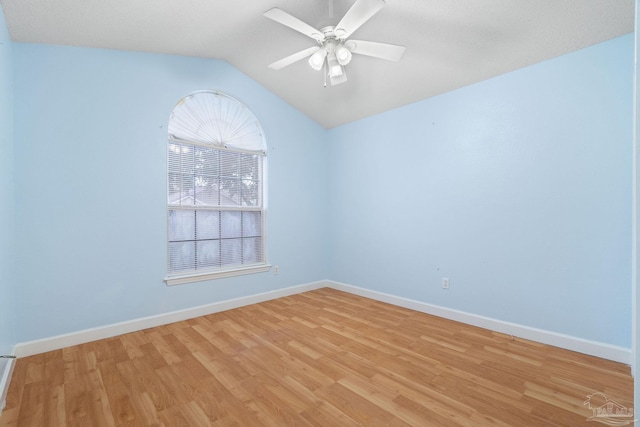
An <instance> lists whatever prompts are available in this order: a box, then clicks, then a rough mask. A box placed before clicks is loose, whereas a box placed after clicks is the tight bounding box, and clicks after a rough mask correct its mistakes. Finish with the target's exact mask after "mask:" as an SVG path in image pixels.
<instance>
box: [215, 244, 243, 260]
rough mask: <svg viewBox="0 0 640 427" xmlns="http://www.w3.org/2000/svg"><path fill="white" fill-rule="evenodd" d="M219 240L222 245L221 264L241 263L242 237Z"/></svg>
mask: <svg viewBox="0 0 640 427" xmlns="http://www.w3.org/2000/svg"><path fill="white" fill-rule="evenodd" d="M220 242H221V245H222V264H223V265H239V264H242V239H228V240H221V241H220Z"/></svg>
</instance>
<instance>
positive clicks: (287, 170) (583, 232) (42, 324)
mask: <svg viewBox="0 0 640 427" xmlns="http://www.w3.org/2000/svg"><path fill="white" fill-rule="evenodd" d="M13 52H14V54H13V65H14V70H15V71H14V78H15V88H14V92H15V93H16V99H15V102H14V114H15V198H16V199H15V211H16V220H15V221H16V229H17V235H19V236H20V239H19V240H16V242H15V247H16V250H17V254H18V255H17V260H16V265H17V270H16V277H15V280H16V281H17V282H18V283H20V284H21V285H20V287H19V289H17V291H16V301H17V303H18V305H17V308H14V309H13V310H12V313H14V314H16V313H19V317H18V322H17V327H16V340H17V341H19V342H22V341H28V340H33V339H38V338H45V337H50V336H53V335H57V334H62V333H67V332H74V331H78V330H81V329H86V328H90V327H98V326H103V325H107V324H111V323H114V322H119V321H126V320H130V319H135V318H139V317H143V316H148V315H154V314H161V313H165V312H167V311H171V310H178V309H182V308H188V307H192V306H196V305H201V304H206V303H210V302H215V301H220V300H224V299H228V298H234V297H241V296H246V295H251V294H255V293H259V292H264V291H269V290H274V289H278V288H282V287H287V286H292V285H298V284H303V283H308V282H313V281H316V280H321V279H326V278H328V279H333V280H337V281H340V282H344V283H347V284H351V285H356V286H361V287H365V288H369V289H373V290H378V291H382V292H388V293H391V294H394V295H398V296H404V297H408V298H414V299H417V300H420V301H425V302H430V303H434V304H438V305H442V306H445V307H450V308H454V309H459V310H464V311H467V312H470V313H475V314H478V315H484V316H489V317H494V318H497V319H500V320H504V321H511V322H516V323H520V324H523V325H528V326H532V327H538V328H542V329H547V330H551V331H555V332H559V333H565V334H569V335H573V336H577V337H582V338H585V339H591V340H595V341H600V342H605V343H611V344H614V345H620V346H623V347H629V346H630V341H631V340H630V336H631V330H630V329H631V302H630V298H631V287H630V280H631V279H630V275H631V268H630V264H631V255H630V251H629V248H630V245H631V239H630V233H631V228H630V227H631V200H630V194H631V121H632V115H631V105H632V99H631V93H632V91H631V82H632V80H631V78H632V71H631V69H632V53H633V37H632V36H631V35H630V36H625V37H621V38H618V39H615V40H612V41H609V42H606V43H603V44H600V45H597V46H594V47H591V48H588V49H585V50H582V51H579V52H575V53H572V54H570V55H566V56H563V57H560V58H556V59H553V60H551V61H547V62H544V63H542V64H538V65H535V66H532V67H528V68H525V69H522V70H519V71H516V72H513V73H510V74H507V75H504V76H500V77H498V78H495V79H492V80H489V81H486V82H482V83H479V84H476V85H473V86H469V87H466V88H463V89H460V90H458V91H455V92H451V93H448V94H445V95H442V96H439V97H436V98H433V99H430V100H425V101H423V102H419V103H416V104H413V105H410V106H406V107H403V108H400V109H397V110H394V111H391V112H388V113H385V114H381V115H378V116H375V117H371V118H368V119H365V120H361V121H358V122H356V123H353V124H350V125H346V126H342V127H340V128H337V129H334V130H331V131H325V130H323V129H321V128H320V127H319V126H318V125H316V124H314V123H313V122H311V121H310V120H309V119H308V118H306V117H305V116H304V115H302V114H301V113H300V112H298V111H296V110H294V109H293V108H291V107H290V106H289V105H287V104H286V103H284V102H283V101H282V100H280V99H279V98H277V97H275V96H274V95H273V94H271V93H270V92H268V91H266V90H265V89H264V88H262V87H261V86H259V85H258V84H257V83H255V82H254V81H252V80H250V79H249V78H248V77H246V76H244V75H243V74H241V73H239V72H238V71H237V70H235V69H234V68H233V67H231V66H229V65H228V64H227V63H225V62H221V61H215V60H207V59H199V58H187V57H176V56H164V55H155V54H141V53H132V52H118V51H108V50H99V49H84V48H72V47H59V46H44V45H31V44H21V43H14V44H13ZM205 88H212V89H219V90H222V91H225V92H227V93H229V94H231V95H233V96H235V97H236V98H238V99H240V100H241V101H243V102H245V103H246V104H247V105H249V106H250V107H251V108H252V109H253V111H254V112H255V114H256V116H257V117H258V118H259V119H260V121H261V123H262V125H263V127H264V128H265V131H266V134H267V138H268V146H269V151H270V152H269V160H268V161H269V211H268V236H269V241H268V250H269V260H270V262H271V263H273V264H278V265H280V267H281V274H280V275H279V276H273V275H272V274H270V273H267V274H258V275H251V276H243V277H238V278H233V279H227V280H218V281H211V282H203V283H195V284H189V285H182V286H174V287H167V286H165V285H164V283H163V282H162V279H163V278H164V276H165V268H166V262H165V256H166V255H165V250H166V249H165V237H166V236H165V227H166V224H165V200H166V196H165V185H164V182H165V156H166V155H165V143H166V139H165V138H166V122H167V118H168V114H169V111H170V110H171V108H172V107H173V105H174V104H175V102H176V101H177V100H178V99H179V98H181V97H182V96H184V95H185V94H187V93H189V92H191V91H194V90H198V89H205ZM442 277H449V278H450V279H451V289H450V290H448V291H443V290H442V289H441V288H440V280H441V278H442Z"/></svg>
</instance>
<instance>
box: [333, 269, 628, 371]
mask: <svg viewBox="0 0 640 427" xmlns="http://www.w3.org/2000/svg"><path fill="white" fill-rule="evenodd" d="M326 284H327V286H328V287H331V288H333V289H337V290H340V291H344V292H349V293H351V294H355V295H360V296H363V297H366V298H371V299H374V300H377V301H381V302H386V303H389V304H393V305H397V306H400V307H405V308H409V309H411V310H416V311H420V312H422V313H427V314H433V315H435V316H438V317H443V318H445V319H450V320H455V321H458V322H462V323H466V324H469V325H473V326H478V327H481V328H485V329H489V330H492V331H495V332H500V333H503V334H508V335H512V336H514V337H519V338H524V339H528V340H531V341H536V342H540V343H543V344H548V345H552V346H554V347H560V348H564V349H567V350H572V351H577V352H579V353H583V354H588V355H591V356H596V357H601V358H603V359H609V360H613V361H615V362H620V363H624V364H627V365H632V364H633V363H632V352H631V349H629V348H625V347H620V346H615V345H611V344H606V343H602V342H597V341H591V340H586V339H583V338H577V337H573V336H570V335H565V334H560V333H557V332H551V331H546V330H543V329H537V328H532V327H529V326H523V325H519V324H517V323H510V322H505V321H502V320H498V319H493V318H490V317H484V316H479V315H477V314H471V313H467V312H464V311H459V310H454V309H451V308H446V307H442V306H438V305H433V304H429V303H425V302H422V301H416V300H412V299H408V298H402V297H398V296H395V295H391V294H386V293H383V292H377V291H372V290H369V289H365V288H359V287H357V286H351V285H347V284H344V283H340V282H334V281H331V280H329V281H327V282H326Z"/></svg>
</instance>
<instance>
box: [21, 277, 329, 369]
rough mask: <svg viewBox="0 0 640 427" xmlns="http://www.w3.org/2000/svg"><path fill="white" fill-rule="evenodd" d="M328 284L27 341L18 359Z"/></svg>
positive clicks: (242, 298) (306, 286)
mask: <svg viewBox="0 0 640 427" xmlns="http://www.w3.org/2000/svg"><path fill="white" fill-rule="evenodd" d="M326 286H328V285H327V282H322V281H321V282H313V283H308V284H305V285H298V286H292V287H289V288H283V289H277V290H275V291H269V292H263V293H260V294H255V295H249V296H246V297H240V298H234V299H230V300H226V301H220V302H215V303H212V304H206V305H201V306H198V307H193V308H188V309H185V310H178V311H172V312H169V313H164V314H159V315H156V316H149V317H143V318H140V319H134V320H129V321H126V322H120V323H114V324H111V325H106V326H101V327H97V328H91V329H85V330H81V331H78V332H71V333H68V334H63V335H56V336H53V337H49V338H43V339H39V340H34V341H27V342H23V343H19V344H17V345H16V349H15V353H14V354H15V355H16V356H17V357H27V356H32V355H34V354H40V353H45V352H47V351H53V350H59V349H61V348H65V347H69V346H73V345H78V344H84V343H87V342H91V341H96V340H101V339H105V338H111V337H115V336H117V335H122V334H127V333H129V332H135V331H140V330H142V329H147V328H153V327H155V326H161V325H167V324H169V323H174V322H180V321H182V320H187V319H193V318H194V317H199V316H206V315H207V314H212V313H218V312H220V311H225V310H231V309H233V308H238V307H243V306H245V305H250V304H256V303H259V302H264V301H269V300H272V299H276V298H282V297H285V296H289V295H294V294H299V293H302V292H307V291H312V290H315V289H319V288H322V287H326Z"/></svg>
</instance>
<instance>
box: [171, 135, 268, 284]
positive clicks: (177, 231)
mask: <svg viewBox="0 0 640 427" xmlns="http://www.w3.org/2000/svg"><path fill="white" fill-rule="evenodd" d="M168 159H169V162H168V198H169V209H168V240H169V272H170V273H176V272H188V271H189V272H190V271H196V270H202V269H220V268H225V267H226V268H230V267H235V266H242V265H245V264H255V263H260V262H264V256H263V252H264V251H263V238H262V228H263V227H262V224H263V213H262V156H261V155H258V154H247V153H239V152H229V151H224V150H218V149H214V148H206V147H200V146H197V145H193V144H184V143H181V144H177V143H170V144H169V150H168Z"/></svg>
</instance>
